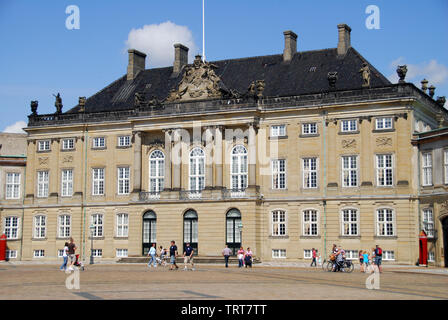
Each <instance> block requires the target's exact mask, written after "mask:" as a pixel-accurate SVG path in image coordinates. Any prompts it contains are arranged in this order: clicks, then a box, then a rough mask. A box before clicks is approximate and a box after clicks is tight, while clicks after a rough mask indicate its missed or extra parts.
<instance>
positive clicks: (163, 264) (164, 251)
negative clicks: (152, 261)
mask: <svg viewBox="0 0 448 320" xmlns="http://www.w3.org/2000/svg"><path fill="white" fill-rule="evenodd" d="M159 249H160V254H159V256H160V262H159V263H160V265H161V266H165V255H166V250H165V249H163V246H160V248H159Z"/></svg>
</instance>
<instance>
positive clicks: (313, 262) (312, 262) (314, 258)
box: [310, 248, 317, 267]
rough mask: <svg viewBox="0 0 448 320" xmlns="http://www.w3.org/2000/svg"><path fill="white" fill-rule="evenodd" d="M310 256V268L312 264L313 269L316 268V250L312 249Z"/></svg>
mask: <svg viewBox="0 0 448 320" xmlns="http://www.w3.org/2000/svg"><path fill="white" fill-rule="evenodd" d="M312 255H313V261H311V265H310V267H312V266H313V264H314V266H315V267H317V264H316V258H317V252H316V249H314V248H313V249H312Z"/></svg>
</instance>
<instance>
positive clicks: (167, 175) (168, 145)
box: [163, 129, 173, 189]
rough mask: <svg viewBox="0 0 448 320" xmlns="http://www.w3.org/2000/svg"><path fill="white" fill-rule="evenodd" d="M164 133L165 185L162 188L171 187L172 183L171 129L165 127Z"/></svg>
mask: <svg viewBox="0 0 448 320" xmlns="http://www.w3.org/2000/svg"><path fill="white" fill-rule="evenodd" d="M163 132H164V133H165V185H164V189H171V188H172V183H171V172H172V168H171V162H172V161H171V158H172V156H171V152H172V151H171V150H172V142H171V141H172V133H173V130H171V129H167V130H163Z"/></svg>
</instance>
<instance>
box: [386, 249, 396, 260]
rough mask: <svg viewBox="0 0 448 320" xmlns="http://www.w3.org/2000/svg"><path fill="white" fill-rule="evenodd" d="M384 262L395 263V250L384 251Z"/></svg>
mask: <svg viewBox="0 0 448 320" xmlns="http://www.w3.org/2000/svg"><path fill="white" fill-rule="evenodd" d="M383 261H395V251H394V250H384V251H383Z"/></svg>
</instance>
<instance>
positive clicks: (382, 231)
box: [377, 209, 395, 236]
mask: <svg viewBox="0 0 448 320" xmlns="http://www.w3.org/2000/svg"><path fill="white" fill-rule="evenodd" d="M394 229H395V228H394V211H393V210H392V209H378V210H377V235H378V236H394V235H395V231H394Z"/></svg>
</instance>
